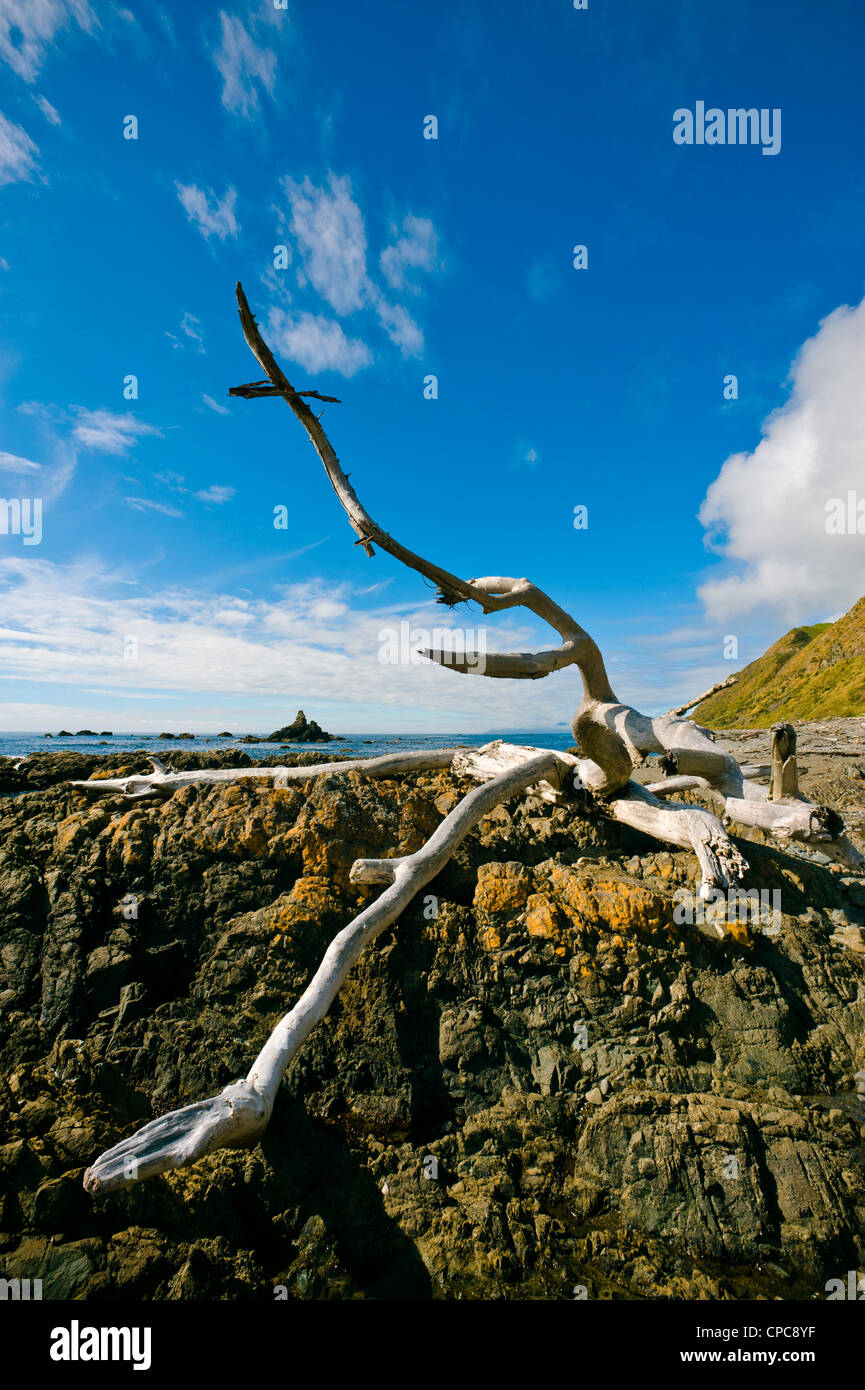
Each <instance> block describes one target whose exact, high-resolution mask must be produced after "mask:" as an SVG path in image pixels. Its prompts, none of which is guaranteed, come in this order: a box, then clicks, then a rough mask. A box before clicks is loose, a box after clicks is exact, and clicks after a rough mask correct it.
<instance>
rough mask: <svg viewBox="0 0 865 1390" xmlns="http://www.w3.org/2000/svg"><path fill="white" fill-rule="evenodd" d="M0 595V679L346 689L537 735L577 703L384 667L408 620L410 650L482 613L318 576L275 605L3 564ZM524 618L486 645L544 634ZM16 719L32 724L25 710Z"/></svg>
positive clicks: (308, 692)
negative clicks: (400, 599) (133, 649)
mask: <svg viewBox="0 0 865 1390" xmlns="http://www.w3.org/2000/svg"><path fill="white" fill-rule="evenodd" d="M140 500H142V501H146V499H140ZM0 601H2V603H3V607H4V610H5V611H6V612H7V613H8V614H14V615H15V616H14V618H11V617H9V618H7V620H6V631H5V632H4V633H3V661H2V663H0V680H3V679H7V680H9V679H17V680H22V681H24V680H26V681H37V682H40V684H44V683H45V682H53V683H57V684H59V685H62V686H66V687H78V688H79V689H80V688H81V687H85V688H88V689H92V688H98V689H101V690H110V691H115V690H116V691H117V692H118V694H122V693H123V692H124V691H129V690H138V691H141V692H143V693H144V694H145V696H146V692H147V691H148V690H151V689H152V690H154V691H157V692H161V693H164V692H170V691H176V692H178V694H179V695H180V696H182V698H183V699H184V703H187V702H188V700H189V699H190V698H193V697H194V696H195V695H196V694H197V693H205V692H219V693H220V694H233V695H244V694H246V695H249V696H251V697H254V698H255V699H259V698H260V697H271V696H273V697H275V698H277V699H279V700H284V699H285V698H286V692H287V691H291V692H296V693H297V695H298V697H299V698H302V700H303V701H304V703H306V702H307V701H310V702H313V701H322V700H338V701H340V702H341V703H343V704H344V703H345V702H346V700H347V696H346V692H350V694H349V696H348V700H349V701H350V702H352V703H355V704H357V705H358V706H364V705H369V704H373V705H376V706H380V707H381V706H384V707H390V708H392V709H393V710H394V714H395V716H398V712H399V711H400V710H402V709H419V708H423V709H426V710H429V711H432V712H433V713H434V714H435V715H436V722H437V723H438V725H439V727H441V726H442V725H443V724H444V725H446V724H448V723H450V724H451V727H454V722H455V723H456V727H460V726H462V727H465V728H472V727H475V728H483V727H500V728H506V729H507V728H526V727H531V725H532V724H534V725H535V726H536V727H543V726H545V725H549V724H551V723H554V722H555V721H556V720H559V719H561V718H562V708H563V707H564V708H565V709H567V707H568V699H569V698H571V701H572V703H574V702H576V700H577V699H578V695H577V690H576V685H577V681H576V676H575V673H571V676H570V678H569V677H568V676H567V675H565V676H564V677H563V678H562V679H560V680H559V681H558V682H555V681H550V682H549V683H548V682H541V681H536V682H525V681H520V682H511V681H489V680H487V681H484V682H483V698H482V699H481V700H479V699H478V693H479V692H478V684H477V682H478V681H479V680H481V679H482V678H481V677H479V676H462V675H457V674H455V673H454V672H453V671H448V670H447V669H446V668H443V667H440V666H437V665H435V664H433V663H430V662H420V661H419V662H417V663H413V662H411V661H409V660H406V661H404V662H403V663H401V664H391V663H389V662H388V663H383V662H382V661H381V660H380V659H379V654H380V652H381V651H382V650H383V646H384V638H383V636H382V634H383V632H385V633H387V632H389V633H391V634H393V633H394V632H396V633H399V625H400V623H401V622H402V621H403V620H405V621H406V622H407V623H408V624H409V628H408V631H407V632H406V634H405V635H406V637H407V638H408V645H407V647H406V650H405V655H406V656H408V654H409V651H410V650H413V649H414V647H415V646H417V645H421V643H422V641H423V640H424V637H423V632H419V630H425V631H426V633H427V634H428V635H430V636H431V634H432V631H433V630H434V629H439V630H444V631H447V630H449V629H451V628H453V629H455V630H457V631H460V632H461V631H462V629H461V623H463V622H466V621H468V622H469V623H470V624H472V626H471V628H470V631H469V636H470V639H472V641H473V639H474V636H475V634H476V633H477V631H478V629H477V628H476V627H475V626H474V624H476V623H477V621H478V620H477V617H476V616H475V615H471V616H470V617H468V619H467V618H466V615H460V614H457V613H443V612H442V609H441V607H440V605H438V604H436V603H434V602H429V603H424V604H422V605H420V606H418V607H417V608H415V609H413V610H412V609H409V610H408V611H406V610H405V609H400V608H395V607H393V606H379V607H377V608H368V607H363V606H361V605H360V604H359V603H358V596H357V595H356V594H355V593H354V592H353V591H352V590H351V589H350V588H349V587H347V586H343V587H341V588H339V589H337V590H334V587H333V584H332V583H326V582H324V581H320V582H319V581H316V582H312V583H305V584H294V585H289V586H286V587H285V588H284V590H283V591H282V593H281V594H280V596H279V598H278V599H277V600H275V601H270V600H265V599H248V600H245V599H243V598H240V597H238V596H236V595H234V594H231V593H225V592H218V591H217V592H209V591H202V590H197V589H189V588H167V589H163V590H160V591H149V590H148V592H147V593H141V592H137V593H133V594H131V595H130V592H129V588H128V586H127V585H126V584H125V583H118V577H117V575H115V574H112V573H111V572H110V571H108V570H107V569H106V570H102V569H100V567H98V566H97V565H95V564H94V563H93V562H89V563H88V564H87V565H72V566H59V565H54V564H51V563H50V562H48V561H44V560H41V559H37V560H34V559H33V558H32V557H27V559H26V560H25V559H22V557H20V556H16V557H8V558H4V559H0ZM522 616H523V615H519V616H517V615H515V614H513V613H510V614H507V615H501V616H499V617H497V618H496V619H495V620H494V622H495V625H496V627H495V632H493V631H492V627H491V628H490V630H489V631H487V629H486V625H485V627H484V632H485V636H486V641H487V646H488V648H489V649H492V648H493V647H494V646H499V647H501V648H509V649H514V648H516V649H517V650H519V649H525V648H526V647H530V646H534V645H536V644H538V643H539V642H541V641H543V640H546V637H545V636H544V637H541V629H540V625H539V624H537V623H536V622H535V620H533V619H531V620H529V621H528V622H521V621H520V618H521V617H522ZM412 633H414V634H416V635H415V636H414V638H412ZM130 635H134V636H135V637H136V640H137V644H138V658H137V660H136V661H129V660H124V657H123V651H124V645H125V642H126V639H127V637H128V636H130ZM482 640H483V639H482ZM391 645H392V643H391ZM404 645H405V644H404ZM452 645H453V646H454V647H457V648H458V646H459V642H457V641H454V642H453V643H452ZM470 645H471V642H470ZM527 686H528V687H530V688H529V689H528V690H527V688H526V687H527ZM545 686H546V687H547V689H544V687H545ZM563 687H564V688H563ZM568 687H570V690H568ZM39 696H40V699H42V698H44V696H43V693H42V691H41V690H40V692H39ZM292 698H293V697H292ZM295 708H296V706H295ZM291 712H292V713H293V711H291ZM6 717H7V715H6V714H5V713H4V718H6ZM20 718H21V723H22V724H23V726H24V727H28V721H27V717H26V713H25V714H23V715H21V716H20ZM35 722H38V721H35ZM357 722H360V721H359V720H358V721H357ZM19 726H20V725H19ZM33 726H34V721H31V722H30V723H29V727H33ZM7 727H8V725H7ZM105 727H111V726H110V725H106V726H105ZM187 727H188V726H187ZM219 727H224V725H220V726H219Z"/></svg>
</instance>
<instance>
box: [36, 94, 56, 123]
mask: <svg viewBox="0 0 865 1390" xmlns="http://www.w3.org/2000/svg"><path fill="white" fill-rule="evenodd" d="M33 100H34V101H35V102H36V105H37V106H38V107H39V110H40V111H41V112H42V115H43V116H44V117H45V119H46V121H47V122H48V124H49V125H62V124H63V122H62V121H61V119H60V112H59V111H58V110H57V108H56V107H55V106H52V105H51V102H50V101H49V100H48V98H47V97H42V96H34V98H33Z"/></svg>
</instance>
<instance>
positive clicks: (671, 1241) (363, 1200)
mask: <svg viewBox="0 0 865 1390" xmlns="http://www.w3.org/2000/svg"><path fill="white" fill-rule="evenodd" d="M724 737H725V738H735V736H733V735H729V734H725V735H724ZM744 741H745V740H744V736H743V742H744ZM731 746H733V745H732V744H731ZM800 747H801V743H800ZM736 751H737V752H738V751H739V750H736ZM802 751H803V753H804V754H806V756H804V757H803V764H804V765H805V768H806V771H805V773H804V775H803V779H802V780H803V787H804V790H805V792H806V794H808V795H810V796H812V797H813V798H814V799H815V800H817V801H821V802H823V801H826V802H830V803H832V804H836V805H838V806H839V809H841V810H842V811H843V812H844V813H845V815H849V817H850V822H851V824H852V825H853V827H854V830H855V826H856V823H857V814H861V813H862V812H863V811H865V750H860V747H859V746H858V745H855V744H853V743H851V744H850V745H849V747H848V744H847V742H845V743H844V751H843V753H840V752H839V753H835V752H832V754H831V756H829V755H827V757H826V758H825V759H823V758H821V756H818V754H816V753H815V754H814V756H813V757H809V756H807V746H806V747H803V748H802ZM171 756H172V761H173V764H174V765H175V766H178V767H179V766H194V765H195V763H194V762H193V761H191V760H193V759H195V758H196V757H199V758H200V757H201V755H196V754H194V753H192V752H183V753H178V754H176V755H175V754H172V755H171ZM207 756H208V757H209V758H210V759H213V758H219V757H223V758H225V757H226V755H224V754H211V755H207ZM311 756H312V757H314V759H315V760H320V755H318V754H316V755H311ZM750 756H751V750H750V746H749V748H748V757H749V758H750ZM755 756H756V753H755ZM763 756H764V759H765V754H764V755H763ZM52 760H58V761H52ZM743 760H744V758H743ZM202 761H203V759H202ZM239 761H240V759H239V757H238V754H237V753H233V754H231V755H230V762H231V763H232V764H234V765H237V764H238V762H239ZM295 761H302V759H296V760H295ZM85 764H86V767H85ZM143 770H145V764H144V762H143V760H142V762H141V763H140V766H139V764H138V763H136V762H135V761H134V759H133V760H132V761H127V763H126V764H125V765H124V767H121V766H120V765H119V764H118V762H117V759H116V756H115V757H114V759H113V760H112V759H111V758H110V757H103V758H100V757H99V756H98V755H90V754H87V755H76V754H62V753H59V754H46V753H39V754H38V755H34V756H33V757H32V758H31V759H28V760H26V761H25V763H24V764H22V766H21V767H20V768H19V769H18V771H15V770H14V768H13V767H12V765H11V764H9V765H4V764H3V763H2V762H0V791H5V792H6V793H7V794H6V795H3V796H2V797H0V887H2V892H0V1272H2V1274H3V1275H4V1276H5V1277H7V1278H14V1277H21V1278H25V1277H30V1278H41V1279H42V1281H43V1297H45V1298H73V1299H82V1300H87V1299H110V1298H130V1297H131V1298H143V1299H156V1298H158V1299H163V1298H164V1299H182V1298H213V1299H238V1298H239V1299H258V1300H261V1299H266V1300H272V1299H273V1298H274V1297H275V1292H274V1291H275V1290H276V1291H277V1294H276V1296H279V1297H286V1298H288V1299H310V1298H311V1299H344V1298H350V1299H353V1298H417V1299H429V1298H445V1299H450V1298H542V1299H572V1298H574V1297H580V1296H582V1292H583V1290H584V1291H585V1293H586V1295H587V1296H588V1297H589V1298H606V1299H609V1298H612V1299H658V1298H660V1299H666V1298H675V1299H683V1298H684V1299H716V1298H720V1299H738V1298H768V1299H774V1298H781V1299H798V1298H806V1299H807V1298H822V1297H825V1293H824V1289H825V1284H826V1281H827V1280H828V1279H830V1278H837V1277H844V1276H845V1273H846V1271H847V1270H848V1269H854V1268H855V1269H859V1268H862V1266H863V1262H865V1154H863V1137H865V1102H863V1098H862V1097H861V1096H860V1095H859V1090H861V1089H863V1084H862V1083H863V1082H865V1074H863V1076H862V1077H861V1078H860V1080H859V1083H858V1089H857V1079H856V1074H857V1072H859V1073H863V1069H865V939H863V930H862V928H863V925H865V880H863V879H861V878H858V877H854V876H851V875H848V874H846V873H845V872H843V871H840V870H838V869H837V868H835V867H831V868H830V867H827V866H825V865H822V864H820V863H817V862H812V861H808V860H807V859H803V858H794V857H791V856H789V855H787V854H785V853H784V852H783V851H781V850H780V849H778V848H777V847H774V846H769V845H768V844H766V843H765V842H764V840H763V838H762V836H761V835H760V832H758V831H754V832H750V833H749V835H748V837H747V838H745V837H741V838H738V837H737V839H738V843H739V844H740V846H741V847H742V849H743V851H744V853H745V855H746V857H747V858H748V859H749V860H750V863H751V870H750V871H749V873H748V875H747V878H746V883H745V886H747V887H749V888H756V889H757V890H766V892H767V893H768V899H769V900H770V901H774V902H775V903H776V904H780V915H779V916H778V918H777V919H775V918H773V926H772V928H771V930H765V929H764V927H763V925H761V924H760V923H754V922H750V923H749V922H735V923H732V924H730V923H726V924H724V925H722V926H719V925H718V924H716V923H714V922H712V921H704V922H692V923H690V924H689V923H688V922H682V921H679V920H677V913H676V907H677V901H680V900H681V897H682V890H683V889H689V890H691V891H693V890H694V889H695V888H696V885H697V883H698V870H697V866H696V862H695V861H694V859H693V856H691V855H689V854H686V853H684V852H678V851H676V852H668V851H665V850H664V849H663V848H662V847H660V846H659V845H658V844H657V842H655V841H652V840H649V839H647V838H646V837H644V836H641V835H640V834H638V833H636V832H633V831H630V830H628V829H627V828H626V827H624V826H618V825H613V824H609V823H604V822H596V821H592V820H589V819H586V818H585V816H584V814H583V813H582V812H581V811H580V809H579V808H578V807H568V806H564V807H562V806H556V807H553V806H551V805H549V804H547V803H545V802H542V801H540V800H536V799H534V798H532V797H523V798H519V799H516V800H514V801H513V802H511V803H509V804H508V805H507V806H504V807H499V808H497V809H496V810H495V811H494V812H493V813H492V814H491V815H490V816H489V817H488V818H487V820H486V821H484V822H482V824H481V825H480V826H479V827H478V828H477V829H476V830H475V831H474V832H473V833H472V834H471V835H470V836H469V837H468V839H467V840H466V841H465V843H464V844H463V845H462V846H461V848H460V850H459V851H458V853H457V855H456V856H455V858H454V860H453V861H452V862H451V863H450V864H449V865H448V867H447V868H446V869H445V870H444V871H443V872H442V874H441V875H440V876H439V878H438V879H436V880H434V882H433V883H431V884H430V885H428V887H427V888H426V889H425V890H424V892H423V893H422V894H421V895H420V896H419V897H418V898H417V899H416V901H415V902H414V903H413V905H412V906H411V907H410V908H409V910H408V911H407V912H406V913H405V914H404V916H403V918H402V919H401V921H400V922H398V923H397V925H396V926H395V927H394V928H393V929H391V930H389V931H388V932H386V933H385V934H384V935H383V936H382V937H381V938H380V939H379V940H378V941H377V942H376V943H374V945H373V946H372V947H371V948H370V950H369V951H368V952H367V953H366V954H365V955H364V956H363V957H362V958H361V960H360V962H359V963H358V965H357V966H356V967H355V969H354V971H353V972H352V974H351V976H350V978H349V980H348V982H347V984H346V985H345V986H344V988H343V989H342V991H341V992H340V995H339V996H338V998H337V1000H336V1002H335V1004H334V1006H333V1008H332V1010H331V1013H330V1015H329V1016H328V1018H327V1019H326V1020H325V1022H324V1023H323V1024H322V1025H321V1026H320V1027H319V1028H318V1029H316V1030H315V1032H314V1033H313V1034H312V1035H311V1037H310V1038H309V1040H308V1041H307V1043H306V1044H305V1046H304V1047H303V1049H302V1051H301V1052H300V1054H299V1055H298V1057H297V1059H296V1060H295V1063H294V1064H293V1066H292V1067H291V1069H290V1071H289V1073H288V1074H287V1077H286V1080H285V1082H284V1083H283V1087H282V1091H281V1094H280V1097H279V1099H278V1101H277V1105H276V1107H275V1111H274V1116H273V1120H272V1122H271V1125H270V1128H269V1130H268V1132H267V1134H266V1135H265V1137H264V1140H263V1141H262V1142H261V1144H259V1145H258V1146H256V1147H255V1148H253V1149H251V1150H248V1151H240V1150H236V1151H223V1152H221V1153H218V1154H216V1155H213V1156H211V1157H210V1158H207V1159H204V1160H202V1161H201V1162H200V1163H198V1164H197V1165H196V1166H195V1167H193V1168H190V1169H186V1170H183V1171H179V1172H172V1173H168V1174H165V1175H164V1176H162V1177H159V1178H155V1179H152V1180H151V1181H149V1182H146V1183H142V1184H141V1185H139V1186H136V1187H133V1188H131V1189H129V1190H128V1191H125V1192H119V1193H113V1194H108V1195H103V1196H100V1197H97V1198H95V1199H93V1198H91V1197H89V1196H88V1195H87V1194H86V1193H85V1192H84V1190H83V1188H82V1185H81V1179H82V1174H83V1170H84V1168H85V1167H86V1166H87V1165H88V1164H89V1163H90V1162H92V1160H93V1159H94V1158H95V1157H96V1155H97V1154H98V1153H100V1152H101V1151H102V1150H104V1149H105V1148H107V1147H109V1146H110V1145H112V1144H113V1143H115V1142H116V1141H117V1140H118V1139H120V1138H121V1137H123V1136H124V1135H126V1134H128V1133H130V1132H131V1131H132V1130H133V1129H135V1128H137V1127H139V1126H140V1125H142V1124H143V1123H146V1121H147V1120H148V1119H150V1118H152V1117H153V1116H154V1115H157V1114H160V1113H162V1112H164V1111H165V1110H168V1109H173V1108H175V1107H176V1106H179V1105H183V1104H186V1103H188V1102H190V1101H193V1100H197V1099H203V1098H205V1097H207V1096H210V1095H214V1094H216V1092H217V1091H219V1090H220V1089H221V1088H222V1087H223V1086H224V1085H226V1084H227V1083H228V1082H230V1081H232V1080H235V1079H236V1078H237V1077H239V1076H241V1075H243V1074H244V1073H245V1072H246V1070H247V1069H248V1067H249V1065H250V1063H251V1061H252V1059H253V1058H254V1056H255V1054H256V1052H257V1051H258V1049H259V1047H260V1046H261V1045H262V1043H263V1042H264V1040H265V1038H266V1037H267V1035H268V1033H269V1031H270V1029H271V1028H272V1027H273V1025H274V1024H275V1022H276V1021H277V1019H278V1018H279V1016H280V1015H281V1014H282V1013H283V1012H284V1011H285V1010H286V1009H287V1008H288V1007H290V1005H291V1004H292V1003H293V1001H294V1000H295V999H296V997H297V995H298V993H299V992H300V991H301V990H302V988H303V987H304V985H305V983H306V981H307V980H308V978H309V975H310V973H311V972H312V971H313V970H314V969H315V967H316V965H317V964H318V962H319V960H320V957H321V955H322V953H323V951H324V949H325V947H326V945H327V943H328V942H329V940H330V939H331V937H332V936H333V935H334V934H335V932H336V931H337V930H338V929H339V928H340V927H341V926H342V925H343V924H344V923H345V922H346V921H348V920H349V918H350V917H351V916H352V915H354V913H355V912H356V911H357V910H358V908H359V906H361V905H362V904H363V903H364V902H366V901H369V898H370V896H372V895H374V894H375V892H376V890H375V889H370V888H367V889H363V888H358V887H356V886H354V885H352V884H351V883H350V881H349V870H350V868H351V864H352V862H353V861H354V860H355V859H356V858H375V857H380V856H386V855H391V854H409V853H411V852H412V851H414V850H416V849H417V848H418V847H419V846H420V845H421V844H422V843H423V842H424V841H425V840H426V839H427V838H428V837H429V835H430V834H431V833H432V831H433V830H434V829H435V827H436V826H437V825H438V824H439V822H440V820H441V819H442V817H443V816H444V815H445V814H446V813H447V812H448V811H449V810H450V809H451V808H452V806H453V805H454V804H456V801H457V799H458V797H459V796H460V795H462V794H463V793H464V792H465V791H467V790H468V789H469V786H468V784H461V783H460V782H458V781H457V780H455V779H454V778H453V777H452V776H451V775H450V774H449V773H434V774H433V773H430V774H417V775H414V776H405V777H400V778H398V779H394V780H392V781H374V780H371V779H369V778H366V777H364V776H362V775H359V774H357V773H341V774H338V775H337V776H335V777H333V778H331V779H323V778H322V779H319V780H318V781H310V782H308V783H297V784H292V785H291V786H290V787H288V788H286V789H284V790H274V789H272V788H270V787H267V788H264V787H261V786H256V785H255V784H254V783H252V782H250V783H247V784H244V783H238V784H233V785H222V786H214V787H211V788H198V787H186V788H183V789H182V790H180V791H178V792H176V793H175V794H174V795H173V796H172V797H171V798H170V799H168V800H165V801H143V802H134V803H129V802H127V801H124V800H122V799H121V798H119V797H114V796H112V797H106V798H104V799H100V800H99V801H95V800H93V799H91V798H89V797H88V796H87V795H85V794H84V793H81V792H80V791H74V790H72V789H70V788H68V787H65V786H64V785H63V782H62V780H61V779H62V778H68V777H72V776H77V777H82V776H88V775H90V773H91V772H93V771H99V772H101V773H102V774H103V775H115V776H116V775H123V774H124V772H126V773H128V772H132V771H143ZM651 776H655V777H656V776H657V771H656V770H655V771H654V772H653V773H652V774H651ZM643 780H646V778H643ZM857 808H858V812H857ZM851 813H852V814H851ZM854 838H857V837H856V835H855V833H854ZM857 843H859V844H860V847H861V840H857ZM773 892H776V893H779V894H780V898H779V899H774V900H772V893H773ZM677 893H678V899H677V897H675V896H674V895H675V894H677ZM678 916H679V917H680V916H681V912H680V913H679V914H678Z"/></svg>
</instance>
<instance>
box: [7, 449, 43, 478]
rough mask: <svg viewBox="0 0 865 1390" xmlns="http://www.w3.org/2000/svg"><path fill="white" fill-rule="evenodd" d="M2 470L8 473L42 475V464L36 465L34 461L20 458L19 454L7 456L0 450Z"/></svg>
mask: <svg viewBox="0 0 865 1390" xmlns="http://www.w3.org/2000/svg"><path fill="white" fill-rule="evenodd" d="M0 468H2V469H4V470H5V471H6V472H7V473H40V472H41V471H42V464H41V463H34V462H33V460H32V459H25V458H19V457H18V455H17V454H7V453H5V452H4V451H3V450H2V449H0Z"/></svg>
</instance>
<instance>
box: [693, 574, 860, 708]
mask: <svg viewBox="0 0 865 1390" xmlns="http://www.w3.org/2000/svg"><path fill="white" fill-rule="evenodd" d="M851 715H865V598H860V599H859V601H858V603H854V605H853V607H852V608H851V609H850V611H849V613H845V615H844V617H843V618H839V619H838V621H837V622H836V623H815V624H814V626H813V627H794V628H793V629H792V631H790V632H788V633H787V635H786V636H785V637H782V638H780V640H779V641H777V642H776V643H775V644H774V646H772V647H770V648H769V650H768V651H767V652H765V653H764V654H763V656H761V657H759V658H758V659H757V660H756V661H752V662H751V664H750V666H746V667H745V669H744V670H743V671H741V672H740V673H739V677H738V680H737V682H736V684H735V685H733V686H731V687H730V688H729V689H728V690H721V691H719V692H718V694H717V695H713V696H712V697H711V699H708V700H704V701H703V703H702V704H701V705H698V706H697V708H696V710H695V711H694V714H693V716H692V717H693V718H695V719H696V720H697V721H698V722H699V723H701V724H707V725H708V726H709V727H710V728H714V729H732V728H737V727H738V728H750V729H766V728H768V727H769V725H770V724H776V723H777V722H778V721H779V720H781V719H830V718H833V717H837V718H843V717H848V716H851Z"/></svg>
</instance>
